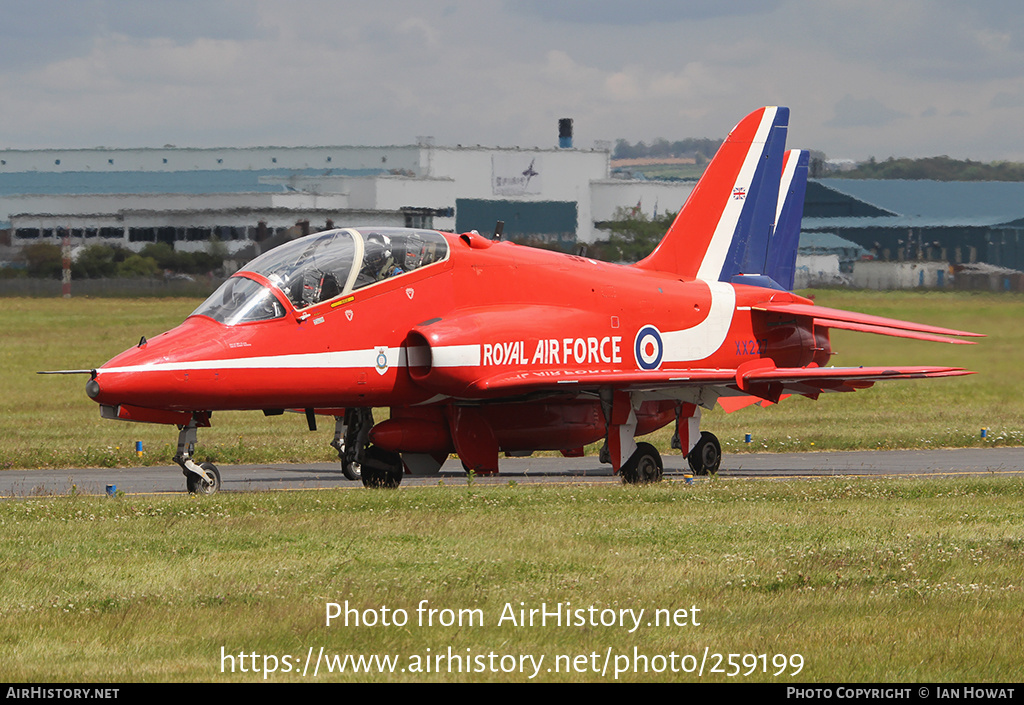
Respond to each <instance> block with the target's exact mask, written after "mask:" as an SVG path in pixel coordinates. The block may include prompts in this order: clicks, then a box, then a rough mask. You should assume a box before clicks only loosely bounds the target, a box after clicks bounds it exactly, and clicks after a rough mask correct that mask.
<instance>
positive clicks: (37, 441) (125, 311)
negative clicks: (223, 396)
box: [0, 291, 1024, 468]
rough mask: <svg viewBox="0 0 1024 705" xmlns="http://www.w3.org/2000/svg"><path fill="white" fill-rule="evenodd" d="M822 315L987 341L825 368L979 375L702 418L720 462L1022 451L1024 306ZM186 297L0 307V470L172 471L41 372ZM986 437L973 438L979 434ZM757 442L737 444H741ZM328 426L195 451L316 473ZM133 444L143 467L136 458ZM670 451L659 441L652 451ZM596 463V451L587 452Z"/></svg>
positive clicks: (842, 342)
mask: <svg viewBox="0 0 1024 705" xmlns="http://www.w3.org/2000/svg"><path fill="white" fill-rule="evenodd" d="M815 296H816V297H817V301H818V302H819V303H821V304H822V305H825V306H832V307H837V308H848V309H851V310H857V311H863V312H866V313H873V314H879V315H884V316H891V317H896V318H905V319H908V320H913V321H919V322H923V323H932V324H936V325H942V326H949V327H953V328H960V329H966V330H972V331H976V332H980V333H985V334H987V335H988V336H989V337H988V338H985V339H981V340H980V343H979V344H978V345H947V344H940V343H927V342H919V341H913V340H905V339H898V338H887V337H883V336H875V335H869V334H863V333H849V332H845V331H834V332H833V334H832V338H833V348H834V349H835V350H836V351H837V353H838V354H837V355H835V356H834V357H833V358H832V364H835V365H861V364H863V365H880V364H937V365H954V366H959V367H966V368H969V369H972V370H975V371H977V372H978V374H977V375H973V376H970V377H961V378H953V379H941V380H915V381H907V382H895V383H890V384H886V383H880V384H877V385H876V386H875V387H874V388H872V389H868V390H865V391H860V392H856V393H853V394H828V395H822V397H821V399H819V400H818V401H816V402H814V401H810V400H808V399H804V398H800V397H798V398H791V399H787V400H785V401H783V402H782V403H781V404H779V405H777V406H774V407H771V408H768V409H762V408H760V407H751V408H748V409H744V410H741V411H738V412H736V413H733V414H725V413H724V412H722V411H721V410H720V409H716V410H715V411H713V412H710V413H706V414H705V416H704V420H703V427H704V428H705V429H707V430H711V431H713V432H714V433H716V434H717V435H718V437H719V438H720V439H721V441H722V445H723V448H724V450H725V451H726V452H727V453H733V452H744V451H751V450H758V451H761V450H768V451H789V450H835V449H863V448H933V447H950V446H982V445H1000V444H1009V445H1020V444H1022V443H1024V433H1022V424H1021V419H1022V418H1024V380H1022V378H1021V375H1020V373H1019V370H1018V365H1017V361H1018V360H1019V359H1020V353H1019V351H1020V350H1021V349H1024V317H1022V316H1021V313H1022V311H1024V297H1021V296H1019V295H988V294H966V293H948V292H943V293H909V292H901V293H878V292H853V291H818V292H816V293H815ZM198 303H199V302H198V301H196V300H190V299H170V300H168V299H137V300H116V299H69V300H64V299H3V300H2V305H0V330H3V331H4V335H3V336H0V362H2V364H3V370H4V376H3V387H2V392H3V394H2V395H0V446H2V451H3V452H2V453H0V468H31V467H76V466H132V465H138V464H161V465H162V464H168V463H170V462H171V457H172V456H173V455H174V452H175V445H176V439H177V432H176V430H175V429H173V428H171V427H168V426H159V425H150V424H130V423H122V422H115V421H103V420H101V419H100V418H99V410H98V407H97V406H96V404H94V403H93V402H92V401H91V400H89V399H88V398H87V397H86V395H85V390H84V386H85V380H86V378H85V377H84V376H40V375H37V374H35V372H36V371H38V370H47V369H78V368H82V369H87V368H91V367H95V366H97V365H99V364H102V363H103V362H105V361H106V360H108V359H110V358H111V357H113V356H114V355H115V354H117V353H119V352H121V351H122V350H124V349H126V348H128V347H130V346H131V345H134V344H135V343H136V342H137V341H138V340H139V338H140V337H141V336H142V335H145V336H147V337H152V336H153V335H156V334H157V333H160V332H162V331H164V330H167V329H169V328H171V327H173V326H174V325H176V324H177V323H179V322H180V321H181V320H182V319H183V318H184V317H185V316H187V315H188V313H189V312H190V311H191V310H192V309H194V308H195V307H196V305H198ZM982 428H986V429H988V437H987V438H986V439H982V438H981V437H980V431H981V429H982ZM747 433H749V434H751V435H752V438H753V442H752V443H750V444H746V443H744V436H745V434H747ZM332 434H333V424H331V423H329V420H328V422H327V423H322V424H321V425H320V431H319V432H316V433H310V432H309V431H308V430H306V425H305V419H304V418H303V417H302V416H301V415H299V414H286V415H285V416H283V417H280V416H279V417H272V418H264V417H263V415H262V414H261V413H260V412H223V413H218V414H217V415H216V416H215V417H214V426H213V428H211V429H201V431H200V434H199V446H198V452H199V455H200V457H201V458H204V459H207V458H208V459H211V460H214V461H216V462H224V463H240V462H269V461H277V462H286V461H296V462H302V461H318V462H325V461H330V460H332V459H335V458H336V457H337V456H336V454H335V453H334V451H333V450H332V449H331V448H330V447H329V446H328V443H329V442H330V440H331V437H332ZM138 440H141V441H142V442H143V447H144V456H143V458H141V459H139V458H137V457H136V455H135V442H136V441H138ZM651 440H652V441H653V442H654V443H655V445H656V446H658V447H659V448H660V449H661V450H662V451H663V452H668V445H669V432H668V431H667V430H663V431H661V432H659V433H656V434H653V438H652V439H651ZM591 451H592V452H594V449H591Z"/></svg>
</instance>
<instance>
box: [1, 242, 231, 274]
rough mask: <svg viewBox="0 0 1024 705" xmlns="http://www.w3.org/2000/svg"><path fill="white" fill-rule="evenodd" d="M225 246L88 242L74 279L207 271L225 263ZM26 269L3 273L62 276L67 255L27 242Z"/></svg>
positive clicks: (76, 261) (46, 245)
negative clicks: (184, 248)
mask: <svg viewBox="0 0 1024 705" xmlns="http://www.w3.org/2000/svg"><path fill="white" fill-rule="evenodd" d="M225 254H226V250H225V248H224V245H223V244H222V243H220V242H219V241H217V242H212V241H211V243H210V247H209V248H208V251H206V252H179V251H177V250H175V249H174V248H173V247H171V245H169V244H167V243H165V242H154V243H150V244H148V245H146V246H145V247H144V248H142V251H141V252H137V253H136V252H132V251H131V250H128V249H125V248H123V247H117V246H112V245H101V244H96V245H89V246H88V247H85V248H83V249H82V251H81V252H79V253H78V256H77V257H75V259H74V261H73V262H72V263H71V276H72V278H74V279H104V278H108V277H153V276H161V275H163V274H164V273H165V272H173V273H176V274H206V273H207V272H212V271H214V270H217V269H220V268H221V267H223V266H224V256H225ZM21 255H22V258H23V259H24V261H25V267H24V268H17V269H15V268H9V267H8V268H4V269H2V270H0V276H5V277H18V276H28V277H37V278H42V279H51V278H53V279H60V278H61V275H62V272H63V269H64V257H63V254H62V252H61V247H60V245H53V244H50V243H44V242H38V243H33V244H31V245H26V246H25V247H24V248H23V249H22V251H21Z"/></svg>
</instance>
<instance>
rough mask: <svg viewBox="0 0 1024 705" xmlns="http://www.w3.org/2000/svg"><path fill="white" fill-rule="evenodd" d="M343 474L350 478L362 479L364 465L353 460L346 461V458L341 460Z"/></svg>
mask: <svg viewBox="0 0 1024 705" xmlns="http://www.w3.org/2000/svg"><path fill="white" fill-rule="evenodd" d="M341 474H342V475H344V476H345V478H346V479H349V480H361V479H362V477H363V468H362V465H360V464H359V463H357V462H355V461H353V462H351V463H346V462H345V461H344V460H342V461H341Z"/></svg>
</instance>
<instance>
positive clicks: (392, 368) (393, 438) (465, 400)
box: [85, 108, 974, 493]
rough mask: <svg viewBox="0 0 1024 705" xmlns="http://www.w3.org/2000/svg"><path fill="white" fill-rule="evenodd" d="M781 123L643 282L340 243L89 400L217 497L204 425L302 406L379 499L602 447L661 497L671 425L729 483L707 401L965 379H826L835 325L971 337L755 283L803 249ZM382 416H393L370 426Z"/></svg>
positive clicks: (135, 361)
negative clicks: (204, 451)
mask: <svg viewBox="0 0 1024 705" xmlns="http://www.w3.org/2000/svg"><path fill="white" fill-rule="evenodd" d="M787 124H788V110H787V109H785V108H761V109H759V110H757V111H755V112H753V113H751V114H750V115H748V116H747V117H746V118H744V119H743V120H742V121H741V122H740V123H739V124H738V125H737V126H736V127H735V128H734V129H733V131H732V132H731V133H730V135H729V137H728V139H727V140H726V141H725V143H724V144H723V146H722V147H721V149H720V150H719V152H718V154H717V155H716V156H715V158H714V160H713V161H712V162H711V164H710V165H709V166H708V168H707V171H706V173H705V174H704V176H703V177H702V178H701V180H700V182H699V183H698V184H697V186H696V188H695V189H694V191H693V193H692V194H691V196H690V198H689V199H688V201H687V202H686V204H685V206H684V207H683V208H682V210H681V211H680V213H679V215H678V217H677V218H676V220H675V222H674V223H673V225H672V226H671V228H670V229H669V231H668V233H667V234H666V235H665V237H664V239H663V240H662V242H661V244H659V245H658V247H657V249H655V250H654V252H653V253H652V254H651V255H650V256H649V257H647V258H646V259H644V260H643V261H641V262H639V263H637V264H635V265H618V264H609V263H606V262H599V261H596V260H593V259H588V258H586V257H577V256H572V255H567V254H560V253H555V252H548V251H544V250H539V249H533V248H530V247H522V246H517V245H515V244H512V243H508V242H500V241H495V240H492V239H488V238H485V237H482V236H481V235H479V234H477V233H476V232H469V233H463V234H459V235H456V234H450V233H441V232H434V231H427V230H413V229H399V228H378V227H357V228H342V229H336V230H328V231H325V232H320V233H316V234H313V235H309V236H307V237H303V238H300V239H297V240H294V241H291V242H289V243H286V244H284V245H281V246H279V247H277V248H275V249H273V250H270V251H268V252H266V253H265V254H263V255H261V256H260V257H257V258H256V259H255V260H253V261H252V262H250V263H249V264H248V265H246V266H245V267H243V268H242V270H241V271H239V272H238V273H236V274H235V275H234V276H232V277H231V278H230V279H228V280H227V281H226V282H225V283H224V284H223V285H222V286H221V287H220V288H219V289H218V290H217V291H216V292H215V293H214V294H213V295H212V296H210V298H208V299H207V300H206V301H205V302H204V303H203V304H202V305H201V306H200V307H199V308H197V309H196V310H195V311H194V312H193V314H192V315H191V316H189V317H188V318H187V319H186V320H185V321H184V323H182V324H181V325H180V326H178V327H177V328H175V329H173V330H171V331H169V332H166V333H163V334H162V335H159V336H156V337H154V338H152V339H150V340H148V341H147V340H146V339H145V338H143V339H142V340H141V341H140V343H139V344H138V345H137V346H136V347H134V348H131V349H130V350H127V351H125V352H123V353H121V354H120V355H118V356H117V357H115V358H113V359H112V360H110V361H109V362H107V363H106V364H104V365H103V366H101V367H98V368H96V369H94V370H88V371H85V372H90V373H91V379H90V380H89V382H88V383H87V385H86V390H87V392H88V395H89V396H90V397H91V398H92V399H94V400H95V401H96V402H98V403H99V404H100V405H101V413H102V415H103V416H104V417H105V418H114V419H124V420H130V421H142V422H151V423H166V424H175V425H177V426H178V428H179V435H178V454H177V457H176V458H175V460H176V462H177V463H178V464H179V465H180V466H181V468H182V470H183V472H184V474H185V476H186V478H187V485H188V489H189V491H191V492H202V493H212V492H216V491H217V489H218V488H219V485H220V474H219V471H218V470H217V468H216V467H215V466H213V465H212V464H211V463H202V464H199V463H196V462H194V461H193V457H194V446H195V442H196V429H197V427H203V426H208V425H209V424H210V417H211V414H212V412H215V411H220V410H225V409H260V410H263V411H264V413H266V414H268V415H273V414H277V413H281V412H282V411H284V410H287V409H302V410H305V412H306V415H307V418H308V420H309V424H310V428H311V429H312V428H315V414H318V413H319V414H329V415H333V416H335V418H336V426H335V438H334V442H333V443H332V445H334V446H335V447H336V448H337V449H338V452H339V456H340V457H341V460H342V469H343V471H344V472H345V474H346V475H347V476H348V477H350V478H352V479H355V478H357V477H359V476H360V473H361V478H362V481H363V483H364V484H365V485H367V486H388V487H394V486H397V485H398V484H399V482H400V481H401V479H402V476H403V474H404V473H411V474H427V473H432V472H437V471H438V469H439V468H440V467H441V465H442V463H444V462H445V460H446V459H447V458H448V456H449V454H451V453H453V452H455V453H457V454H458V457H459V460H461V462H462V464H463V466H464V467H465V468H466V469H467V470H471V471H475V472H476V473H495V472H497V471H498V458H499V455H500V454H501V453H505V454H506V455H528V454H530V453H532V452H533V451H537V450H558V451H561V452H562V453H563V454H565V455H567V456H578V455H581V454H582V453H583V447H584V446H585V445H587V444H588V443H594V442H597V441H602V440H603V441H604V442H605V447H604V449H603V451H602V456H603V459H604V460H605V461H606V462H610V463H611V465H612V467H613V469H614V471H615V472H617V473H619V474H620V475H621V476H622V479H623V481H624V482H627V483H637V482H652V481H657V480H660V479H661V474H662V460H661V457H660V455H659V454H658V452H657V450H655V449H654V447H653V446H651V445H650V444H648V443H637V442H636V441H635V440H634V437H635V436H638V435H644V434H647V433H650V432H652V431H654V430H656V429H659V428H661V427H663V426H666V425H668V424H670V423H673V422H674V423H675V424H676V434H675V437H674V438H673V446H674V447H675V448H678V449H680V450H681V451H682V452H683V453H684V454H686V457H687V458H688V460H689V463H690V466H691V467H692V469H693V470H694V472H696V473H698V474H703V473H707V472H709V471H710V472H714V471H716V470H717V469H718V467H719V463H720V461H721V448H720V445H719V443H718V440H717V439H716V438H715V437H714V435H712V434H710V433H707V432H703V433H702V432H701V431H700V415H701V410H702V409H711V408H713V407H714V406H715V404H716V403H721V404H722V405H723V406H724V407H725V408H726V409H727V410H732V409H734V408H739V407H740V406H743V405H746V404H748V403H756V402H778V401H779V400H780V399H781V398H783V397H784V396H786V395H790V394H801V395H804V396H806V397H811V398H814V399H816V398H817V397H818V395H819V394H821V393H823V392H848V391H854V390H856V389H863V388H865V387H870V386H871V385H872V384H873V383H874V382H876V381H881V380H893V379H910V378H921V377H947V376H954V375H961V374H969V373H968V372H967V371H965V370H963V369H961V368H953V367H845V368H844V367H826V366H825V364H826V363H827V362H828V360H829V357H830V356H831V354H832V350H831V346H830V344H829V333H828V331H829V329H830V328H841V329H844V330H855V331H865V332H869V333H879V334H883V335H892V336H902V337H907V338H916V339H921V340H934V341H943V342H966V341H961V340H955V339H953V338H951V337H950V336H970V335H974V334H972V333H967V332H964V331H956V330H948V329H944V328H937V327H934V326H926V325H918V324H914V323H908V322H904V321H897V320H893V319H887V318H880V317H876V316H868V315H863V314H858V313H851V312H847V311H839V310H834V309H828V308H823V307H821V306H816V305H814V304H813V302H811V301H810V300H808V299H805V298H802V297H800V296H797V295H795V294H792V293H790V292H788V291H786V290H785V289H784V288H783V287H781V286H779V285H778V284H776V283H775V282H774V281H773V280H772V279H771V278H770V277H769V276H764V275H765V273H766V272H765V269H766V268H767V269H769V270H770V269H771V268H772V266H771V263H772V262H773V261H775V260H776V259H781V260H783V261H788V265H786V266H787V267H788V271H789V277H790V278H791V276H792V261H791V260H792V259H793V257H795V247H796V245H795V240H794V238H793V237H792V235H793V233H792V232H790V233H789V235H790V236H791V237H789V238H788V240H787V242H790V244H788V245H786V246H785V247H786V249H787V250H789V249H792V250H793V252H788V251H787V252H784V253H778V252H774V251H773V248H772V245H773V244H774V243H776V242H777V240H775V239H773V236H774V235H775V233H774V232H773V227H774V225H775V223H776V222H777V220H778V219H779V217H780V214H781V212H782V211H783V210H784V209H783V204H784V203H785V202H786V199H787V198H788V195H789V194H788V192H787V189H789V186H788V185H784V186H783V188H782V193H780V186H779V184H780V179H781V178H782V176H783V174H784V173H786V167H785V166H784V162H785V164H787V165H788V168H789V171H790V173H791V172H792V167H793V163H795V161H796V158H797V157H798V156H799V155H795V154H794V153H789V154H786V153H784V145H785V133H786V128H787ZM790 157H793V161H790ZM802 164H803V165H804V174H806V157H804V160H803V162H802ZM804 178H806V177H804ZM788 183H789V182H788V181H783V184H788ZM804 184H806V180H805V181H804ZM800 188H801V189H802V188H803V187H802V186H801V187H800ZM801 204H802V190H801V191H800V193H799V202H798V204H797V206H796V207H797V208H799V207H800V205H801ZM778 222H780V223H781V221H778ZM796 223H797V225H796V227H797V229H798V228H799V214H797V216H796ZM780 227H781V226H780ZM769 273H770V272H769ZM757 275H760V276H757ZM790 286H791V284H790ZM375 407H387V408H389V409H390V417H389V418H388V419H387V420H385V421H382V422H380V423H377V424H374V421H373V416H372V414H371V410H372V409H373V408H375Z"/></svg>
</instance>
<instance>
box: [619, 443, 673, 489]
mask: <svg viewBox="0 0 1024 705" xmlns="http://www.w3.org/2000/svg"><path fill="white" fill-rule="evenodd" d="M663 470H664V466H663V465H662V462H661V454H660V453H659V452H658V451H657V449H656V448H655V447H654V446H652V445H651V444H650V443H637V444H636V450H635V451H633V454H632V455H631V456H629V460H627V461H626V463H625V464H624V465H623V466H622V467H621V468H619V475H621V476H622V481H623V482H624V483H625V484H627V485H647V484H650V483H652V482H661V475H662V471H663Z"/></svg>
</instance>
